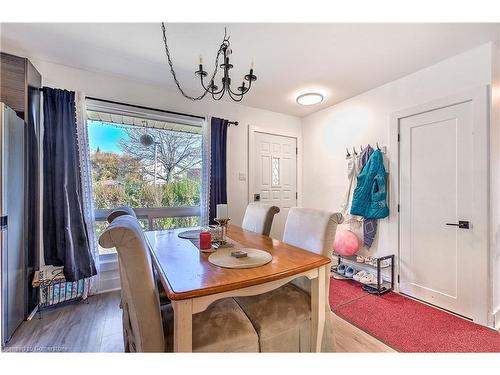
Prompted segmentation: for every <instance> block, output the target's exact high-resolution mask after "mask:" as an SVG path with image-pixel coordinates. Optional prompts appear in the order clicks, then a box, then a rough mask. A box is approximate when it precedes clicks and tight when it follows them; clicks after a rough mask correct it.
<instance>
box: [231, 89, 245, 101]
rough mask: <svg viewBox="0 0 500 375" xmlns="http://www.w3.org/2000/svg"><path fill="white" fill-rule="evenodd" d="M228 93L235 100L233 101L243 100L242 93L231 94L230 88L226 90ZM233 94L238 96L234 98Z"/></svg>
mask: <svg viewBox="0 0 500 375" xmlns="http://www.w3.org/2000/svg"><path fill="white" fill-rule="evenodd" d="M228 94H229V96H230V97H231V99H233V101H235V102H241V101H242V100H243V95H239V94H233V93H232V91H231V90H228ZM233 95H235V96H238V97H237V98H235V97H234V96H233Z"/></svg>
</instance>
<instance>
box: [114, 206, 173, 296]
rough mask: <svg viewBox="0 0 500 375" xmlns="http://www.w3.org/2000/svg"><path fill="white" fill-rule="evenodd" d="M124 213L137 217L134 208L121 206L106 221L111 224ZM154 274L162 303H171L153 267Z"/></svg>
mask: <svg viewBox="0 0 500 375" xmlns="http://www.w3.org/2000/svg"><path fill="white" fill-rule="evenodd" d="M123 215H130V216H133V217H135V218H137V216H136V214H135V211H134V210H133V209H132V208H130V207H127V206H120V207H117V208H115V209H114V210H113V211H111V213H110V214H109V215H108V217H107V218H106V221H107V222H108V223H109V224H111V223H112V222H113V220H115V219H116V218H118V217H120V216H123ZM118 261H119V260H118ZM153 276H154V278H155V282H156V285H157V287H158V295H159V297H160V305H166V304H168V303H170V299H169V298H168V296H167V292H166V291H165V288H164V287H163V285H162V284H161V281H160V278H159V277H158V275H157V274H156V271H155V270H154V269H153ZM120 306H121V304H120Z"/></svg>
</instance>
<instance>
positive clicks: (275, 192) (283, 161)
mask: <svg viewBox="0 0 500 375" xmlns="http://www.w3.org/2000/svg"><path fill="white" fill-rule="evenodd" d="M296 150H297V139H296V138H292V137H286V136H282V135H276V134H268V133H262V132H255V133H254V154H253V155H254V156H253V157H254V163H253V166H254V171H253V176H254V178H253V185H254V186H253V187H252V191H253V193H251V200H253V201H260V202H262V203H267V204H272V205H274V206H278V207H279V208H280V212H279V213H278V214H277V215H276V216H275V217H274V222H273V226H272V229H271V237H273V238H277V239H281V238H282V237H283V230H284V228H285V222H286V218H287V216H288V209H289V208H290V207H294V206H296V205H297V152H296ZM251 173H252V172H251Z"/></svg>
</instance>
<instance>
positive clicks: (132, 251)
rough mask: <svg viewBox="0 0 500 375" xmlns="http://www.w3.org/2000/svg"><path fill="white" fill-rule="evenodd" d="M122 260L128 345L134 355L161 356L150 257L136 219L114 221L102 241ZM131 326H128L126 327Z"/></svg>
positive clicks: (101, 237) (157, 310) (123, 217)
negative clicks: (136, 353) (147, 353)
mask: <svg viewBox="0 0 500 375" xmlns="http://www.w3.org/2000/svg"><path fill="white" fill-rule="evenodd" d="M99 244H100V245H101V246H102V247H104V248H112V247H115V248H116V251H117V253H118V258H119V267H120V282H121V287H122V304H123V306H122V307H123V318H124V319H129V322H124V328H125V330H129V331H130V332H124V335H125V336H126V337H125V342H126V343H127V345H128V349H129V350H130V351H133V352H162V351H164V348H165V345H164V338H163V328H162V320H161V314H160V304H159V300H158V292H157V289H156V284H155V280H154V277H153V272H152V263H151V256H150V254H149V249H148V247H147V243H146V239H145V237H144V233H143V231H142V228H141V225H140V224H139V222H138V221H137V219H136V218H135V217H134V216H131V215H122V216H119V217H117V218H115V219H114V220H113V221H112V223H111V224H110V225H109V226H108V227H107V228H106V230H105V231H104V232H103V233H102V234H101V236H100V237H99ZM127 323H128V324H127Z"/></svg>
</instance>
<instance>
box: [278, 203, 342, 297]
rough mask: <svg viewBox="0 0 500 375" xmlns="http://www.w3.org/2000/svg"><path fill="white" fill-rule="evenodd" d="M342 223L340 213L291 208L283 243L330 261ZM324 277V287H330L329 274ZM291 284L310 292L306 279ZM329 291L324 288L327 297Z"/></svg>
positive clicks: (308, 282) (309, 285)
mask: <svg viewBox="0 0 500 375" xmlns="http://www.w3.org/2000/svg"><path fill="white" fill-rule="evenodd" d="M342 221H343V218H342V214H340V213H332V212H328V211H322V210H316V209H312V208H303V207H292V208H290V211H289V212H288V217H287V219H286V223H285V232H284V234H283V242H286V243H288V244H290V245H293V246H297V247H300V248H302V249H304V250H309V251H311V252H313V253H316V254H322V255H324V256H326V257H328V258H330V259H331V258H332V250H333V241H334V240H335V232H336V230H337V225H338V224H340V223H342ZM326 277H327V284H326V285H330V284H329V279H330V272H327V273H326ZM292 284H294V285H296V286H298V287H299V288H301V289H303V290H305V291H306V292H308V293H310V292H311V283H310V281H309V280H308V279H306V278H299V279H296V280H294V281H292ZM329 289H330V288H329V287H327V288H326V290H327V296H328V291H329ZM327 301H328V299H327Z"/></svg>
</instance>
